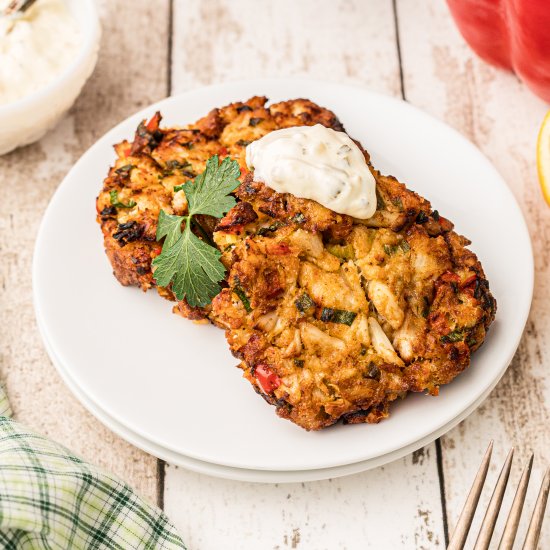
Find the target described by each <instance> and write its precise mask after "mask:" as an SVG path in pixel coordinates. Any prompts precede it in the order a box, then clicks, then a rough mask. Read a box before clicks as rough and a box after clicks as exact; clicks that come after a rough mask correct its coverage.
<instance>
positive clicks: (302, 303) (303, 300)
mask: <svg viewBox="0 0 550 550" xmlns="http://www.w3.org/2000/svg"><path fill="white" fill-rule="evenodd" d="M294 305H295V306H296V309H297V310H298V311H299V312H300V313H305V312H306V311H307V310H308V309H309V308H310V307H311V306H313V305H315V302H314V301H313V300H312V299H311V297H310V296H309V295H308V294H306V293H305V292H304V293H303V294H302V295H301V296H300V297H299V298H298V299H297V300H296V301H295V302H294Z"/></svg>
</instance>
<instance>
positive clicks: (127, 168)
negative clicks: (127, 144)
mask: <svg viewBox="0 0 550 550" xmlns="http://www.w3.org/2000/svg"><path fill="white" fill-rule="evenodd" d="M132 168H135V166H134V165H133V164H125V165H124V166H121V167H120V168H117V169H116V170H115V172H116V173H117V174H118V175H119V176H127V175H128V174H129V173H130V172H131V171H132Z"/></svg>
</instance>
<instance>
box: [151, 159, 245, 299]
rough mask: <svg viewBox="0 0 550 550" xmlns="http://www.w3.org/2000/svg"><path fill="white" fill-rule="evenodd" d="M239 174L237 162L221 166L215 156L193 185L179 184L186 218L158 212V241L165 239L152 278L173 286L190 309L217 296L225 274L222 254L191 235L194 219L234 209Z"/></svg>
mask: <svg viewBox="0 0 550 550" xmlns="http://www.w3.org/2000/svg"><path fill="white" fill-rule="evenodd" d="M240 174H241V172H240V170H239V164H238V163H237V162H236V161H234V160H231V159H230V158H229V157H226V158H225V159H224V160H223V162H222V163H221V164H220V163H219V159H218V155H214V156H213V157H210V158H209V159H208V161H207V163H206V169H205V171H204V172H203V173H202V174H200V175H198V176H197V177H196V178H195V181H194V182H192V181H188V182H186V183H184V184H183V185H182V190H183V192H184V193H185V197H186V198H187V203H188V212H189V213H188V214H187V216H173V215H170V214H167V213H166V212H164V210H161V211H160V216H159V219H158V227H157V240H160V239H162V238H163V237H164V238H165V239H164V243H163V245H162V252H161V253H160V254H159V255H158V256H157V257H156V258H155V259H154V260H153V266H154V267H155V271H154V277H155V280H156V282H157V284H158V285H159V286H164V287H166V286H168V285H169V284H170V283H172V292H173V293H174V294H175V296H176V298H177V299H178V300H183V299H184V298H186V300H187V303H188V304H189V305H190V306H192V307H195V306H201V307H202V306H205V305H207V304H209V303H210V302H211V301H212V298H214V296H216V295H217V294H218V293H219V291H220V285H219V282H220V281H221V280H222V279H223V278H224V275H225V268H224V266H223V264H222V263H221V262H220V257H221V253H220V252H219V251H218V250H217V249H216V248H214V247H212V246H210V245H208V244H207V243H206V242H205V241H203V240H201V239H199V238H198V237H197V236H196V235H195V234H194V233H192V231H191V224H192V222H193V216H195V215H197V214H206V215H209V216H214V217H216V218H221V217H222V216H223V215H224V214H225V213H227V212H228V211H229V210H230V209H231V208H233V206H235V204H236V201H235V199H234V198H233V197H231V196H230V195H229V194H230V193H231V192H232V191H234V190H235V189H236V188H237V187H238V186H239V181H238V178H239V176H240ZM184 222H185V227H184V228H183V230H182V224H183V223H184Z"/></svg>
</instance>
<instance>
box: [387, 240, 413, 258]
mask: <svg viewBox="0 0 550 550" xmlns="http://www.w3.org/2000/svg"><path fill="white" fill-rule="evenodd" d="M410 249H411V246H410V245H409V243H408V242H407V241H405V240H403V241H400V242H398V243H397V244H394V245H389V244H385V245H384V252H385V253H386V254H387V255H388V256H392V255H393V254H396V253H397V252H398V251H399V250H401V251H402V252H403V254H406V253H407V252H408V251H409V250H410Z"/></svg>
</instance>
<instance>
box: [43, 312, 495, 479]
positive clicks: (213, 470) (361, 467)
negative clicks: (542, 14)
mask: <svg viewBox="0 0 550 550" xmlns="http://www.w3.org/2000/svg"><path fill="white" fill-rule="evenodd" d="M39 328H40V331H41V333H42V334H43V329H42V327H41V325H40V323H39ZM44 343H45V345H46V349H47V351H48V353H49V354H50V357H51V358H52V361H53V362H54V364H55V366H56V367H57V370H58V372H59V374H60V375H61V377H62V378H63V380H64V381H65V383H66V384H67V386H68V387H69V389H70V390H71V391H72V392H73V393H74V395H75V396H76V397H77V399H79V400H80V402H81V403H82V404H83V405H84V407H86V409H88V411H90V412H91V413H92V414H93V415H94V416H95V417H96V418H97V419H98V420H100V421H101V422H103V424H105V425H106V426H107V427H108V428H110V429H111V430H112V431H113V432H115V433H116V434H118V435H119V436H120V437H122V438H124V439H126V441H128V442H129V443H132V445H135V446H136V447H139V448H140V449H142V450H144V451H146V452H148V453H149V454H152V455H154V456H156V457H157V458H161V459H162V460H165V461H166V462H168V463H169V464H172V465H174V466H181V467H182V468H186V469H187V470H191V471H193V472H197V473H199V474H206V475H209V476H214V477H221V478H225V479H232V480H236V481H248V482H253V483H303V482H308V481H318V480H322V479H329V478H332V479H334V478H337V477H342V476H347V475H352V474H357V473H359V472H363V471H365V470H370V469H372V468H376V467H378V466H382V465H384V464H387V463H388V462H392V461H394V460H397V459H399V458H401V457H403V456H405V455H406V454H408V453H410V452H412V451H414V450H416V449H417V448H419V447H421V446H422V447H423V446H424V445H427V444H428V443H431V442H432V441H433V440H434V439H436V438H437V437H439V436H440V435H442V434H444V433H446V432H447V431H448V430H450V429H451V428H453V427H454V426H456V425H457V424H458V423H459V422H460V421H461V420H462V419H463V418H465V417H466V416H467V415H468V414H469V413H470V412H471V411H473V410H474V409H475V408H477V406H478V405H479V403H481V402H482V401H483V400H484V399H485V397H486V395H482V396H480V398H479V400H478V402H476V403H473V404H472V405H471V407H470V409H467V410H465V411H463V412H462V414H461V416H460V417H457V418H455V419H453V420H452V421H451V422H450V423H449V424H448V425H446V426H442V427H441V428H440V429H439V430H438V431H437V432H434V433H432V434H430V435H428V436H427V437H426V438H424V439H423V440H421V441H418V442H415V443H414V444H413V445H411V446H409V447H402V448H401V449H398V450H396V451H394V452H392V453H389V454H387V455H382V456H378V457H376V458H372V459H370V460H363V461H361V462H355V463H353V464H344V465H342V466H334V467H332V468H317V469H315V470H296V471H292V470H287V471H276V470H253V469H248V468H232V467H231V466H222V465H221V464H214V463H212V462H204V461H202V460H196V459H194V458H190V457H188V456H185V455H181V454H178V453H176V452H174V451H171V450H169V449H165V448H164V447H160V446H159V445H156V444H154V443H152V442H150V441H148V440H147V439H144V438H143V437H141V436H140V435H138V434H136V433H134V432H132V431H131V430H129V429H128V428H126V427H125V426H123V425H122V424H120V423H119V422H117V421H116V420H114V419H113V418H111V417H110V416H109V415H108V414H106V413H105V412H104V411H103V410H101V409H100V408H99V407H98V406H97V405H96V404H95V403H92V402H91V401H90V399H89V398H88V397H87V396H86V394H85V393H83V392H82V390H80V388H78V386H76V385H75V384H74V382H73V381H72V379H71V378H70V376H69V375H68V374H67V372H66V371H65V369H64V367H63V365H62V364H61V363H60V362H59V360H58V359H57V358H56V356H55V354H54V353H53V351H52V349H51V348H50V346H49V344H48V341H47V340H46V339H45V340H44ZM491 389H492V388H491ZM489 392H490V390H488V391H487V394H488V393H489Z"/></svg>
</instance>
